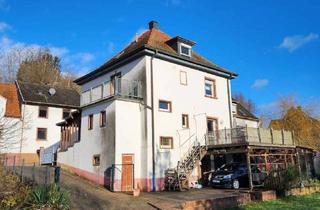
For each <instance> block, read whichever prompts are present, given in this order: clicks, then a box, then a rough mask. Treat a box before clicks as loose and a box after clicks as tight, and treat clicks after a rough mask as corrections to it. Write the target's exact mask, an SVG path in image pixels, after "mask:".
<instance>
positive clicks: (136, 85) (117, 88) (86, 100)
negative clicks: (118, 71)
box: [81, 78, 142, 106]
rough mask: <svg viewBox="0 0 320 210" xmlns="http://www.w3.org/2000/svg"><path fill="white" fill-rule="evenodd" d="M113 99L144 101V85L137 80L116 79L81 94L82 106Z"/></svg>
mask: <svg viewBox="0 0 320 210" xmlns="http://www.w3.org/2000/svg"><path fill="white" fill-rule="evenodd" d="M111 97H122V98H127V99H133V100H141V99H142V83H141V81H137V80H127V79H122V78H114V79H112V80H110V81H106V82H104V83H103V84H99V85H97V86H95V87H93V88H90V89H89V90H87V91H84V92H83V93H82V94H81V106H86V105H89V104H92V103H96V102H98V101H101V100H104V99H108V98H111Z"/></svg>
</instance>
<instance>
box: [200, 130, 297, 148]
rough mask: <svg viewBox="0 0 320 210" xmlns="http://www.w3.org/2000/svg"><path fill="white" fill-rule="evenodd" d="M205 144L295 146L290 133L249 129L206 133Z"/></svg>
mask: <svg viewBox="0 0 320 210" xmlns="http://www.w3.org/2000/svg"><path fill="white" fill-rule="evenodd" d="M206 143H207V144H208V145H224V144H244V143H248V144H269V145H270V144H271V145H282V146H293V145H295V142H294V139H293V135H292V133H291V132H290V131H285V130H273V129H265V128H250V127H239V128H232V129H221V130H217V131H214V132H208V133H207V141H206Z"/></svg>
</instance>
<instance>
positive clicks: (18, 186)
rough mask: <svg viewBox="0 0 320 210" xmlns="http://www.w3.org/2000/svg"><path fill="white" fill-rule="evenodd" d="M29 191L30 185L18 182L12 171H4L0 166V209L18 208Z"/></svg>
mask: <svg viewBox="0 0 320 210" xmlns="http://www.w3.org/2000/svg"><path fill="white" fill-rule="evenodd" d="M29 193H30V187H29V186H27V185H24V184H22V183H20V181H19V178H18V177H17V176H16V175H14V174H12V173H5V172H4V170H3V168H2V167H1V166H0V209H13V208H18V207H19V206H21V204H22V203H23V202H24V201H25V199H26V198H27V196H28V194H29Z"/></svg>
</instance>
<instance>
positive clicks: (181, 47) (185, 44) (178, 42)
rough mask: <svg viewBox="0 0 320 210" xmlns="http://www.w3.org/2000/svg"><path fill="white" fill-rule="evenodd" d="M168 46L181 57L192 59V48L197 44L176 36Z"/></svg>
mask: <svg viewBox="0 0 320 210" xmlns="http://www.w3.org/2000/svg"><path fill="white" fill-rule="evenodd" d="M167 44H168V45H169V46H171V47H172V48H173V49H174V50H176V51H177V53H179V54H180V55H182V56H186V57H189V58H190V57H191V55H192V46H193V45H194V44H195V42H193V41H190V40H188V39H185V38H182V37H180V36H176V37H174V38H172V39H170V40H168V41H167Z"/></svg>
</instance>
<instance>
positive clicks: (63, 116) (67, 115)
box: [62, 109, 70, 119]
mask: <svg viewBox="0 0 320 210" xmlns="http://www.w3.org/2000/svg"><path fill="white" fill-rule="evenodd" d="M69 114H70V109H63V111H62V118H63V119H64V118H67V117H69Z"/></svg>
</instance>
